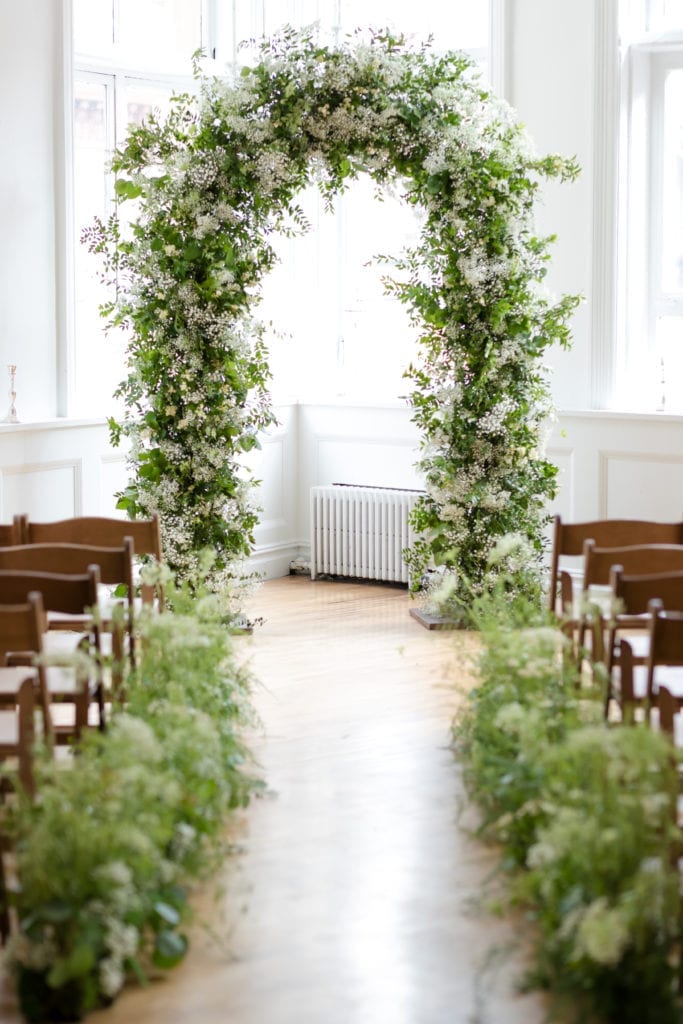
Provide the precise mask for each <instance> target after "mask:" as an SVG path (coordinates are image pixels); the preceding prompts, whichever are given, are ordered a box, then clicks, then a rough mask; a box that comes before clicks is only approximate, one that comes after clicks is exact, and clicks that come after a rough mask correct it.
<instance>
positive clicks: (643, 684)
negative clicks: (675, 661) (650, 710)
mask: <svg viewBox="0 0 683 1024" xmlns="http://www.w3.org/2000/svg"><path fill="white" fill-rule="evenodd" d="M612 683H613V685H614V688H615V689H616V691H617V693H619V692H620V690H621V670H620V667H619V666H618V665H616V666H615V667H614V670H613V672H612ZM660 686H666V688H667V690H668V691H669V692H670V694H671V696H672V697H674V699H675V700H677V701H680V702H681V704H683V665H658V666H657V670H656V672H655V678H654V691H655V693H656V692H657V690H658V688H659V687H660ZM633 699H634V700H636V701H639V702H641V703H642V702H643V701H645V700H646V699H647V665H634V666H633Z"/></svg>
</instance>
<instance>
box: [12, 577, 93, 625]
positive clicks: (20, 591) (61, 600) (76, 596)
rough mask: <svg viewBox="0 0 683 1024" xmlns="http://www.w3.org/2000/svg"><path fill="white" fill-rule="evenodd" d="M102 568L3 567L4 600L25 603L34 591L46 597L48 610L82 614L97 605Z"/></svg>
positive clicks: (44, 604)
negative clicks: (68, 572)
mask: <svg viewBox="0 0 683 1024" xmlns="http://www.w3.org/2000/svg"><path fill="white" fill-rule="evenodd" d="M99 583H100V571H99V568H98V566H96V565H91V566H89V567H88V572H87V573H82V574H78V575H73V576H72V575H66V574H64V573H49V572H32V571H26V570H19V569H17V570H11V569H0V603H2V604H21V603H22V602H24V601H26V598H27V595H28V594H30V593H31V592H32V591H35V592H37V593H39V594H40V595H41V597H42V601H43V608H44V609H45V611H46V612H63V613H64V614H66V615H82V614H83V613H84V612H86V611H88V610H91V609H92V610H94V609H96V608H97V602H98V589H97V588H98V586H99Z"/></svg>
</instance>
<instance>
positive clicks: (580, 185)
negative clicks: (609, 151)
mask: <svg viewBox="0 0 683 1024" xmlns="http://www.w3.org/2000/svg"><path fill="white" fill-rule="evenodd" d="M599 2H600V3H602V2H603V0H599ZM507 28H508V49H507V54H506V61H507V65H508V67H507V69H506V76H505V77H506V81H507V88H508V95H507V97H506V98H507V99H508V100H509V102H510V103H511V104H512V105H513V107H515V109H516V110H517V112H518V113H519V116H520V118H521V120H522V121H523V122H524V123H525V125H526V126H527V128H528V130H529V132H530V134H531V136H532V138H533V140H534V142H535V143H536V148H537V151H538V153H539V155H545V154H546V153H559V154H561V155H562V156H566V157H572V156H573V157H576V158H577V159H578V161H579V163H580V165H581V175H580V177H579V179H578V180H577V181H576V182H574V183H572V184H564V185H560V184H557V183H550V184H548V185H546V186H544V189H543V195H544V199H543V204H542V206H541V207H540V209H539V214H538V225H539V230H540V231H541V232H542V233H543V234H556V235H557V236H558V241H557V243H556V244H555V246H554V249H553V260H552V265H551V271H550V273H549V275H548V278H547V283H548V287H549V288H550V289H551V291H553V292H554V293H556V294H559V293H566V292H568V293H571V294H580V295H582V296H583V297H584V301H583V303H582V305H581V307H580V309H579V310H578V311H577V313H576V315H575V317H574V321H573V347H572V350H571V352H569V353H567V352H564V351H562V350H557V351H553V352H551V353H550V355H549V358H548V363H549V365H550V366H552V367H553V368H554V377H553V389H554V393H555V399H556V402H557V405H558V407H559V408H560V409H586V408H589V406H590V401H591V367H592V361H593V339H592V337H591V320H592V235H593V140H594V125H593V119H594V87H595V75H594V68H593V63H594V43H595V31H594V30H595V3H594V0H552V2H550V3H549V2H548V0H508V19H507Z"/></svg>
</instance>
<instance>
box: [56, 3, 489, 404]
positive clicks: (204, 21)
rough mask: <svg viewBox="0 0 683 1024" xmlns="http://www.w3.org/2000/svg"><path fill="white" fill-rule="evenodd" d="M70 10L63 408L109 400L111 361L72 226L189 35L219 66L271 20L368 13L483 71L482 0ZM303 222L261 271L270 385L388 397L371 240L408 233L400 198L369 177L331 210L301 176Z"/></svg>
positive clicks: (403, 319) (108, 187) (102, 204)
mask: <svg viewBox="0 0 683 1024" xmlns="http://www.w3.org/2000/svg"><path fill="white" fill-rule="evenodd" d="M72 2H73V24H74V81H73V93H74V109H73V133H74V199H73V210H74V220H75V235H76V253H75V256H74V274H75V288H74V291H75V303H74V340H73V346H72V353H71V360H70V363H69V371H70V372H69V382H70V383H69V414H70V415H103V414H105V413H109V412H110V411H113V409H112V399H111V394H112V391H113V389H114V387H115V386H116V384H117V383H118V382H119V381H120V380H121V379H122V377H123V375H124V341H123V339H122V338H121V337H120V336H118V337H117V336H116V335H111V336H110V337H108V338H105V337H104V335H103V329H102V327H103V325H102V320H101V319H100V317H99V315H98V306H99V304H100V303H101V302H102V301H104V299H105V295H104V294H103V289H102V285H101V284H100V282H99V281H98V279H97V272H96V271H97V268H96V261H95V260H94V257H93V256H92V255H91V254H90V253H88V252H87V251H86V249H85V247H84V246H82V245H81V244H80V243H79V241H78V239H79V238H80V234H81V231H82V229H83V228H84V227H85V226H86V225H88V224H89V223H91V222H92V220H93V217H94V216H96V215H99V216H101V217H106V216H108V214H109V212H110V211H111V209H112V194H113V183H112V182H111V180H110V175H108V173H107V171H106V163H107V160H108V159H109V158H110V156H111V154H112V152H113V150H114V149H115V147H116V146H118V145H120V144H121V143H122V142H123V140H124V138H125V134H126V130H127V126H128V125H129V124H130V123H139V122H140V121H141V120H142V118H143V117H144V116H145V115H146V114H147V113H148V112H149V111H151V110H152V109H154V108H156V109H159V110H161V111H162V113H163V111H164V110H165V108H166V106H167V103H168V98H169V96H170V94H171V92H172V91H173V90H174V89H176V90H178V89H182V90H184V91H186V90H187V89H188V88H189V87H190V85H191V79H190V77H189V74H190V66H189V65H190V57H191V55H192V53H193V52H194V51H196V50H197V49H198V48H199V47H200V46H202V47H203V48H204V50H205V52H207V53H210V54H211V55H212V56H215V57H216V58H217V67H218V68H219V69H220V68H221V67H223V66H224V65H225V64H226V63H228V62H230V61H236V62H239V61H240V60H245V59H247V58H246V57H245V56H244V54H243V51H241V50H240V49H239V43H240V42H241V41H242V40H244V39H248V38H251V37H258V36H260V35H262V34H264V33H265V34H270V33H273V32H275V31H277V29H278V28H279V27H280V26H281V25H282V24H283V23H287V22H288V23H290V24H294V25H307V24H310V23H311V22H314V21H317V22H318V23H319V24H320V28H321V32H323V34H324V35H326V36H327V37H328V38H329V39H330V40H331V39H333V38H335V37H338V35H339V34H340V33H347V32H349V33H350V32H353V31H354V30H355V29H356V28H358V27H362V26H366V25H368V24H369V23H371V24H372V25H373V26H379V27H388V28H390V29H392V30H394V31H396V32H403V33H404V34H405V35H407V36H408V37H414V38H415V40H416V41H420V42H421V41H423V40H425V39H426V38H427V36H428V35H429V34H432V35H433V38H434V47H435V48H436V49H437V50H439V49H440V50H443V49H449V48H459V49H467V50H468V51H469V52H470V53H471V54H472V55H473V56H474V57H475V59H476V60H477V61H478V62H479V64H480V66H481V68H482V71H483V73H484V74H486V71H487V67H488V52H489V46H488V38H489V23H490V14H489V6H490V5H489V3H487V2H480V3H472V2H471V0H452V2H451V3H449V4H447V5H444V4H443V0H425V2H424V3H422V4H421V5H419V6H416V5H415V4H414V3H413V2H410V3H409V2H407V0H369V2H368V0H233V2H232V3H229V2H227V0H226V2H221V3H216V2H214V0H72ZM302 202H303V205H305V207H306V209H307V213H308V216H309V219H310V221H311V223H312V230H311V232H310V233H309V234H308V235H307V236H305V237H304V238H299V239H293V240H288V239H282V240H281V242H280V256H281V259H282V262H281V265H280V266H279V267H278V268H277V269H276V270H275V271H274V272H273V273H272V274H271V276H270V277H269V278H268V279H267V281H265V282H264V301H263V305H262V308H261V310H260V313H261V315H262V318H263V319H264V320H267V321H268V320H270V321H272V323H273V325H274V328H273V330H272V331H271V333H270V337H269V343H270V349H271V355H272V365H273V370H274V374H275V388H274V390H275V393H276V395H277V394H286V395H287V396H295V397H300V396H301V397H303V396H305V395H309V396H310V395H311V394H312V393H314V394H316V395H317V397H321V394H325V395H335V394H342V395H344V394H346V395H351V394H353V396H354V397H355V396H358V395H360V396H367V397H370V398H373V399H394V398H396V397H397V396H398V395H399V394H402V393H404V392H405V390H406V389H407V385H406V382H405V381H402V379H401V374H402V371H403V370H404V369H405V367H406V366H407V365H408V363H409V362H410V359H411V357H412V355H413V352H414V348H415V337H414V329H412V328H411V327H410V324H409V322H408V317H407V313H406V311H405V309H404V308H403V307H402V306H401V305H400V303H398V302H397V301H396V300H393V299H389V298H388V297H386V296H385V295H384V293H383V286H382V282H381V276H382V272H383V271H382V268H381V267H379V266H377V265H374V266H373V265H368V264H369V263H371V261H372V258H373V257H374V256H375V255H377V254H378V253H390V254H391V253H398V252H399V251H400V249H401V248H402V247H403V246H404V245H405V244H406V243H410V241H411V240H413V239H415V238H416V236H417V231H418V229H419V223H418V222H417V220H416V216H415V214H414V212H413V211H412V209H411V208H410V207H408V206H407V204H404V203H402V202H401V201H400V200H399V199H397V198H394V197H391V196H385V197H383V201H382V202H379V201H378V200H377V198H376V197H375V195H374V187H373V186H372V183H371V182H370V180H369V179H368V180H364V181H359V182H358V183H357V184H356V185H355V186H354V187H352V188H351V189H350V190H349V192H348V193H346V194H345V195H344V196H343V197H340V199H339V200H338V202H337V204H336V208H335V210H334V212H333V213H326V212H325V211H324V210H323V204H322V201H321V200H320V199H319V197H318V195H317V193H315V192H314V191H313V190H312V191H311V193H310V194H307V195H305V196H303V197H302Z"/></svg>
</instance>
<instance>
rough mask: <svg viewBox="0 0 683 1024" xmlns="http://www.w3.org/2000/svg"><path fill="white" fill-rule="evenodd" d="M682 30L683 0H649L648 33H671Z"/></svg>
mask: <svg viewBox="0 0 683 1024" xmlns="http://www.w3.org/2000/svg"><path fill="white" fill-rule="evenodd" d="M679 28H683V0H649V2H648V11H647V30H648V32H671V31H674V30H675V29H679Z"/></svg>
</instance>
